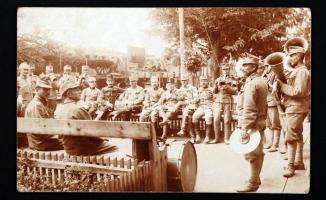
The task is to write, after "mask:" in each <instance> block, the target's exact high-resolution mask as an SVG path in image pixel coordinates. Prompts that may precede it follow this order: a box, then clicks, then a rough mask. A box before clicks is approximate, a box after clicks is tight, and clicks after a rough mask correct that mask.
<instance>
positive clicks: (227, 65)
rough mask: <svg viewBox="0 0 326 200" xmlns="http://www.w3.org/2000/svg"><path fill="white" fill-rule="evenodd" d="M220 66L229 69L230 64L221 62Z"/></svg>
mask: <svg viewBox="0 0 326 200" xmlns="http://www.w3.org/2000/svg"><path fill="white" fill-rule="evenodd" d="M221 68H222V70H223V69H230V65H229V63H222V65H221Z"/></svg>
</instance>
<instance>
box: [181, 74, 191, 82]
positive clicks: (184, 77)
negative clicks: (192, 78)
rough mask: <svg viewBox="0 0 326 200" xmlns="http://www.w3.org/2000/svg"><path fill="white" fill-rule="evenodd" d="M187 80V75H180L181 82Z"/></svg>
mask: <svg viewBox="0 0 326 200" xmlns="http://www.w3.org/2000/svg"><path fill="white" fill-rule="evenodd" d="M188 79H189V77H188V75H187V74H182V75H181V79H180V80H181V81H186V80H188Z"/></svg>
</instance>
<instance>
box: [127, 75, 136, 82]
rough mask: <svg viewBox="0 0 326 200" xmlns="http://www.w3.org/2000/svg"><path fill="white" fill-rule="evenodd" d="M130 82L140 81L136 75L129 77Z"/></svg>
mask: <svg viewBox="0 0 326 200" xmlns="http://www.w3.org/2000/svg"><path fill="white" fill-rule="evenodd" d="M129 81H138V77H137V76H135V75H131V76H129Z"/></svg>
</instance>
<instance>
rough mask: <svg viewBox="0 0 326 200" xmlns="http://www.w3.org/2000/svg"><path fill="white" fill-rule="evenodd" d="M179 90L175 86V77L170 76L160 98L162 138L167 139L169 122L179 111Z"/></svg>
mask: <svg viewBox="0 0 326 200" xmlns="http://www.w3.org/2000/svg"><path fill="white" fill-rule="evenodd" d="M177 102H178V90H177V89H176V88H175V85H174V79H173V78H168V79H167V82H166V91H164V92H163V94H162V96H161V98H160V100H159V105H160V109H159V116H160V117H162V122H160V126H162V127H163V134H162V136H161V138H162V139H165V138H166V136H167V134H168V132H169V130H168V128H169V123H170V122H171V118H172V117H174V116H175V115H176V114H177V112H178V107H179V106H178V105H176V104H177Z"/></svg>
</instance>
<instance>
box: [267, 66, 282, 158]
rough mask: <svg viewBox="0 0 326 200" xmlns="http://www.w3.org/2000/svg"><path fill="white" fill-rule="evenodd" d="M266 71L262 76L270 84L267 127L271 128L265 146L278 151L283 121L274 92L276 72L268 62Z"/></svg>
mask: <svg viewBox="0 0 326 200" xmlns="http://www.w3.org/2000/svg"><path fill="white" fill-rule="evenodd" d="M264 66H265V71H264V73H263V74H262V77H263V78H264V79H265V81H266V83H267V86H268V95H267V106H268V109H267V118H266V127H267V128H268V129H269V131H270V132H269V133H268V132H267V133H266V135H267V136H269V137H266V139H267V140H266V142H267V145H266V146H264V148H265V149H269V150H268V151H269V152H275V151H277V148H278V147H279V142H280V135H281V122H280V117H279V112H278V108H277V100H276V96H275V93H272V89H273V83H274V81H275V78H276V76H275V74H274V72H273V71H272V69H271V66H269V65H268V64H267V63H265V64H264Z"/></svg>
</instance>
